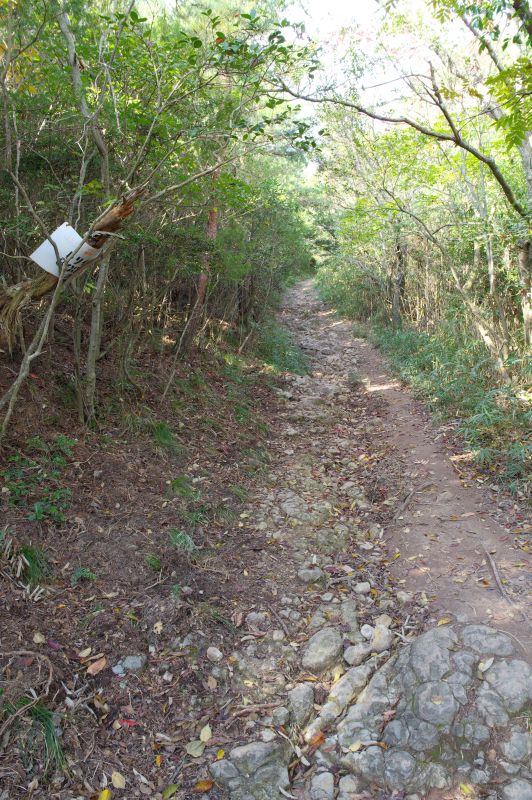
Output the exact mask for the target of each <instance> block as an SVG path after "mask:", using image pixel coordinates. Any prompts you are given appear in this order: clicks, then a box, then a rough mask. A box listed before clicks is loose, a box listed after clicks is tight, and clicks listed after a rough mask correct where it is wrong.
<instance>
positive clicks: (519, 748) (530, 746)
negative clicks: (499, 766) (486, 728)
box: [500, 731, 532, 761]
mask: <svg viewBox="0 0 532 800" xmlns="http://www.w3.org/2000/svg"><path fill="white" fill-rule="evenodd" d="M500 749H501V753H502V754H503V756H504V757H505V758H506V759H508V761H525V759H526V758H528V756H529V754H530V752H531V751H532V736H531V735H530V734H528V733H522V732H521V731H512V734H511V736H510V738H509V739H508V741H507V742H501V744H500Z"/></svg>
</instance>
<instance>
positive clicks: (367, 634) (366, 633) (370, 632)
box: [360, 625, 374, 639]
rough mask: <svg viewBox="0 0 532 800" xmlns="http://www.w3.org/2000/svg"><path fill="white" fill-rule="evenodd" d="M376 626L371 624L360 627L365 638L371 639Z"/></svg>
mask: <svg viewBox="0 0 532 800" xmlns="http://www.w3.org/2000/svg"><path fill="white" fill-rule="evenodd" d="M373 632H374V628H372V626H371V625H362V627H361V628H360V633H361V634H362V636H363V637H364V639H371V637H372V636H373Z"/></svg>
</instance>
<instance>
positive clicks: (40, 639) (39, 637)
mask: <svg viewBox="0 0 532 800" xmlns="http://www.w3.org/2000/svg"><path fill="white" fill-rule="evenodd" d="M33 641H34V643H35V644H44V642H45V641H46V636H43V634H42V633H39V631H35V633H34V634H33Z"/></svg>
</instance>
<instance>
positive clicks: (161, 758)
mask: <svg viewBox="0 0 532 800" xmlns="http://www.w3.org/2000/svg"><path fill="white" fill-rule="evenodd" d="M162 763H163V757H162V756H161V755H158V756H155V764H156V765H157V766H158V767H160V766H161V764H162Z"/></svg>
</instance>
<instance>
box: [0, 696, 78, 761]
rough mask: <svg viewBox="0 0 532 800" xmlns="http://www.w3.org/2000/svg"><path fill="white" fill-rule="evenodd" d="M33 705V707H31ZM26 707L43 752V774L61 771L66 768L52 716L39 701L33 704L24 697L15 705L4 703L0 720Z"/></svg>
mask: <svg viewBox="0 0 532 800" xmlns="http://www.w3.org/2000/svg"><path fill="white" fill-rule="evenodd" d="M32 703H34V705H31V704H32ZM25 706H28V710H27V712H26V713H27V716H28V717H29V719H30V720H31V722H32V728H33V729H34V732H35V733H37V734H39V735H40V737H41V740H42V743H43V745H44V750H45V772H48V771H50V770H52V769H55V770H63V769H64V768H65V766H66V759H65V755H64V753H63V749H62V747H61V742H60V741H59V737H58V736H57V732H56V730H55V725H54V719H53V714H52V712H51V711H50V709H49V708H47V706H46V705H45V704H44V703H43V702H42V701H41V700H39V702H37V703H35V699H34V698H33V697H29V696H24V697H21V698H20V700H17V701H16V702H15V703H4V705H3V706H2V707H1V709H0V710H1V712H2V713H1V715H0V719H1V720H7V719H8V718H9V717H11V716H14V715H15V714H16V713H17V712H20V709H22V708H24V707H25ZM27 748H28V750H31V749H33V748H34V744H31V745H29V746H28V745H27Z"/></svg>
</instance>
